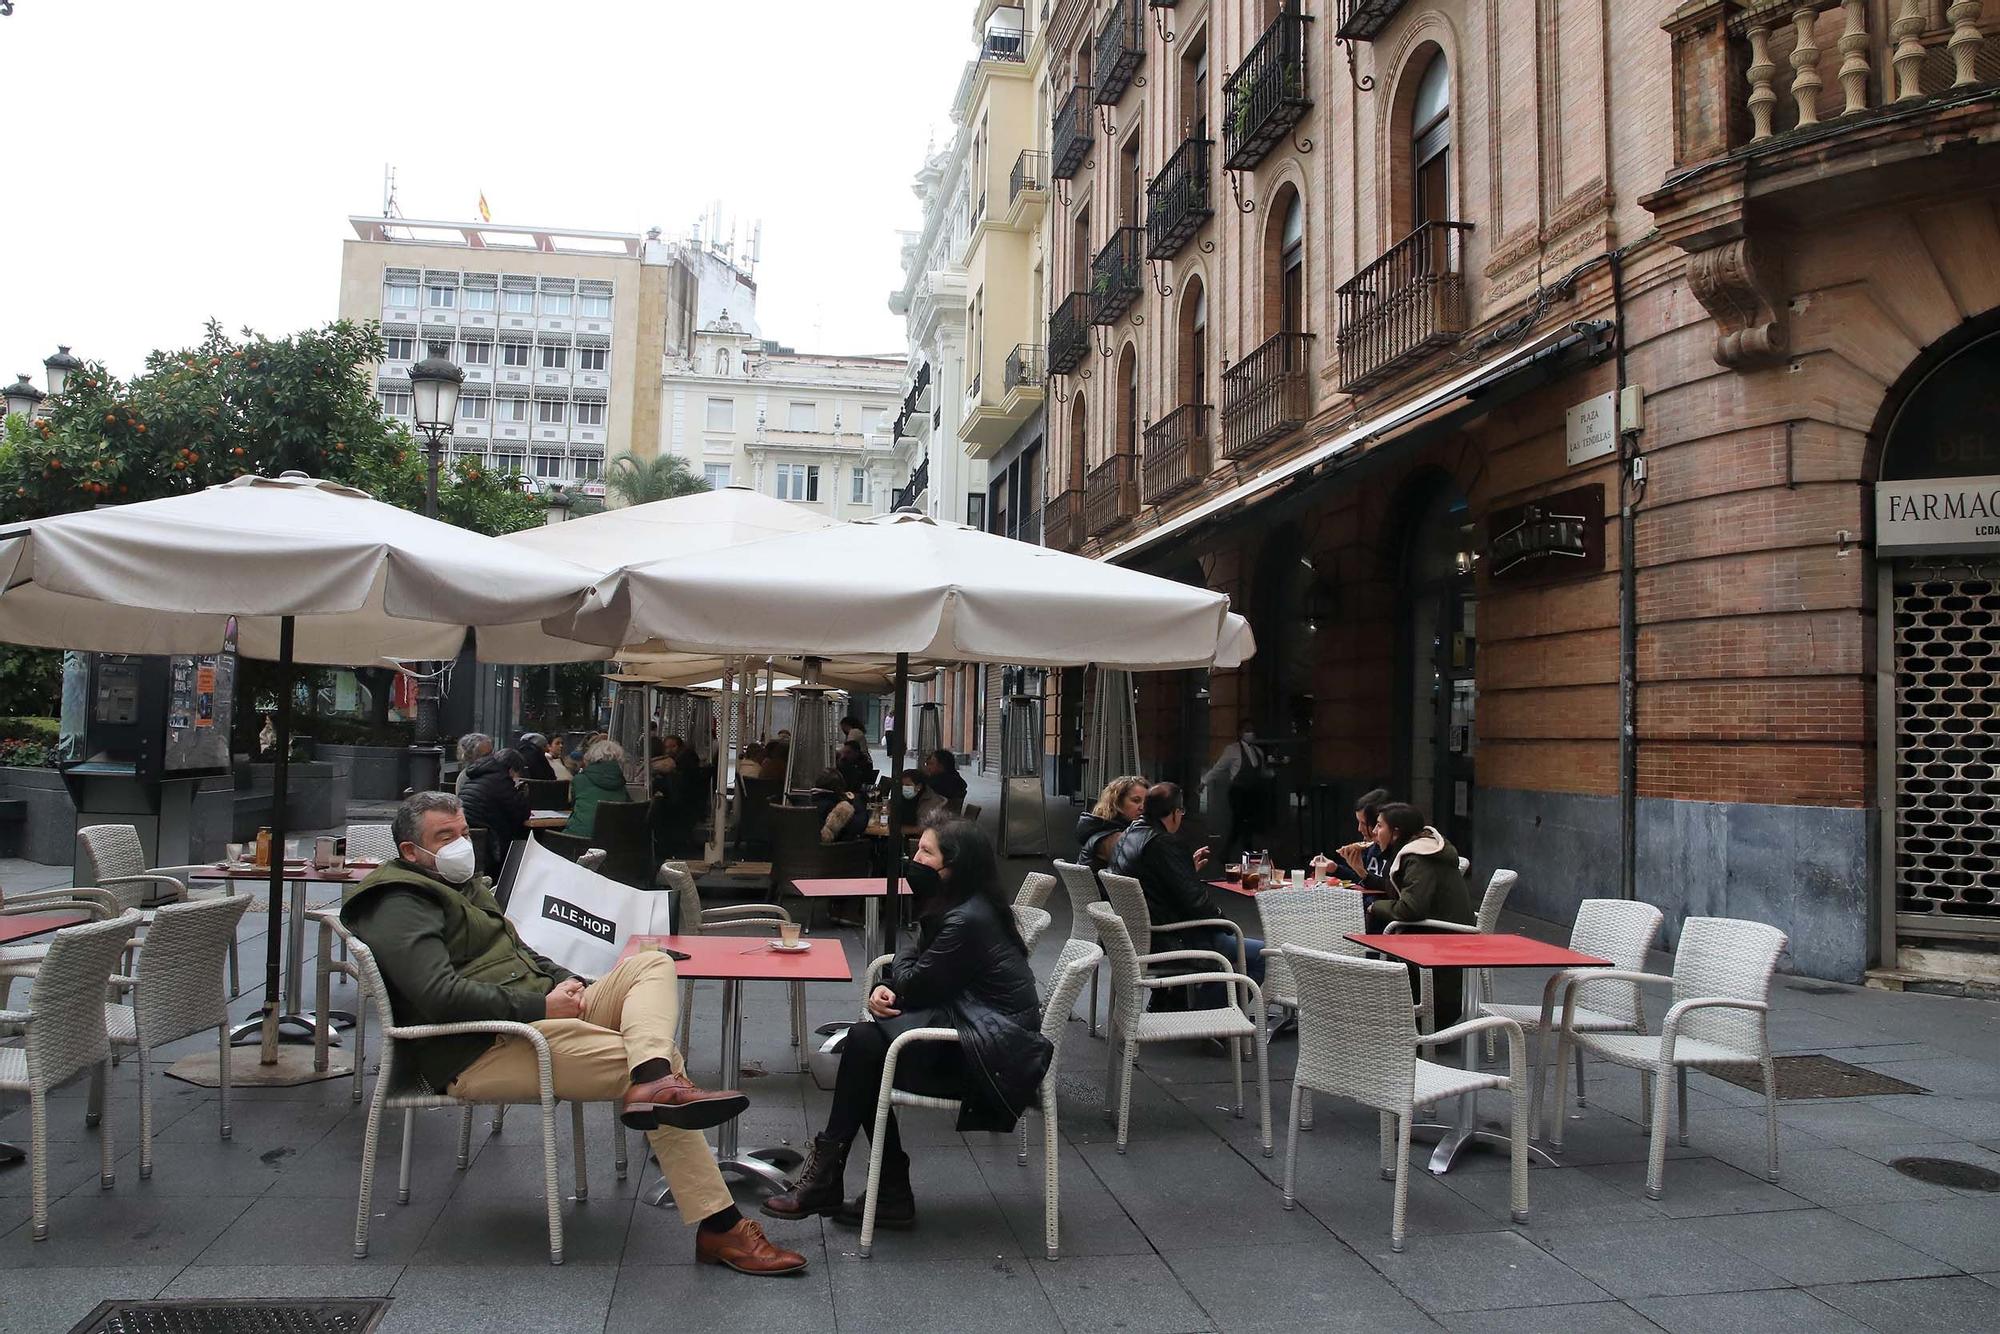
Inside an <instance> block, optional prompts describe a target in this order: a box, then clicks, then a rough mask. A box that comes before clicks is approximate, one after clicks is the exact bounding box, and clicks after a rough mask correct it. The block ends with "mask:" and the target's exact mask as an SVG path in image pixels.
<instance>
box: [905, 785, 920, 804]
mask: <svg viewBox="0 0 2000 1334" xmlns="http://www.w3.org/2000/svg"><path fill="white" fill-rule="evenodd" d="M916 797H917V790H916V789H915V788H913V787H905V788H904V789H903V800H904V801H915V800H916Z"/></svg>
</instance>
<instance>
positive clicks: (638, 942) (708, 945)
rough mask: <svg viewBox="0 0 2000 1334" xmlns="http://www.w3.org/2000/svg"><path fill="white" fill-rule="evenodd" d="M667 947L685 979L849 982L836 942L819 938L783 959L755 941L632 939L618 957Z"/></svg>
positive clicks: (762, 942) (843, 956)
mask: <svg viewBox="0 0 2000 1334" xmlns="http://www.w3.org/2000/svg"><path fill="white" fill-rule="evenodd" d="M660 946H665V947H666V948H668V949H675V950H679V951H680V952H681V953H683V954H685V955H687V956H688V957H687V958H686V959H676V960H674V971H675V972H677V973H679V974H680V975H681V976H682V977H683V978H687V979H690V980H700V981H707V980H710V979H721V980H723V981H737V982H851V981H853V980H854V970H853V969H851V968H849V967H848V966H847V951H846V950H845V949H844V948H842V947H841V943H840V940H839V938H838V937H835V936H821V937H818V938H817V939H816V940H815V941H814V942H813V948H811V949H809V950H801V951H800V952H799V953H797V954H786V953H784V952H782V951H780V950H774V949H771V948H769V942H768V940H760V939H758V938H757V937H755V936H633V937H632V938H631V939H630V940H628V941H626V942H625V949H624V951H623V952H622V953H621V954H620V955H619V956H618V958H619V962H621V963H622V962H624V961H625V960H626V959H629V958H631V957H632V956H633V955H635V954H637V953H639V952H640V951H642V950H650V949H655V948H658V947H660Z"/></svg>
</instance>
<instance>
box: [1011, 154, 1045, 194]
mask: <svg viewBox="0 0 2000 1334" xmlns="http://www.w3.org/2000/svg"><path fill="white" fill-rule="evenodd" d="M1048 188H1049V155H1048V154H1047V153H1044V152H1041V151H1040V150H1038V149H1033V148H1030V149H1026V150H1024V151H1023V152H1022V153H1021V156H1019V157H1017V158H1015V159H1014V171H1013V174H1012V175H1011V176H1010V177H1009V178H1008V181H1007V199H1008V202H1009V203H1012V202H1013V201H1015V200H1018V199H1019V198H1020V197H1021V196H1022V195H1024V194H1026V193H1028V191H1030V190H1046V189H1048Z"/></svg>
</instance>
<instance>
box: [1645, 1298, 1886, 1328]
mask: <svg viewBox="0 0 2000 1334" xmlns="http://www.w3.org/2000/svg"><path fill="white" fill-rule="evenodd" d="M1632 1305H1633V1306H1634V1307H1636V1308H1638V1310H1639V1311H1640V1312H1641V1313H1642V1314H1644V1315H1645V1317H1646V1318H1647V1319H1648V1320H1651V1321H1652V1322H1653V1323H1654V1324H1655V1325H1658V1326H1659V1327H1660V1328H1661V1329H1664V1330H1667V1331H1669V1334H1717V1332H1718V1331H1723V1330H1756V1331H1757V1334H1869V1328H1868V1326H1867V1325H1864V1324H1862V1323H1861V1322H1860V1321H1859V1320H1854V1319H1851V1318H1849V1317H1847V1316H1844V1315H1842V1314H1840V1312H1838V1311H1836V1310H1834V1309H1833V1308H1832V1307H1830V1306H1828V1305H1826V1303H1824V1302H1821V1301H1819V1300H1817V1299H1815V1298H1814V1297H1813V1296H1812V1294H1810V1293H1808V1292H1804V1291H1802V1290H1800V1289H1798V1288H1780V1289H1777V1290H1775V1291H1768V1292H1723V1293H1703V1294H1693V1295H1689V1296H1683V1297H1648V1298H1641V1299H1638V1300H1635V1301H1634V1302H1633V1303H1632Z"/></svg>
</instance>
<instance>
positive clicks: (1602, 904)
mask: <svg viewBox="0 0 2000 1334" xmlns="http://www.w3.org/2000/svg"><path fill="white" fill-rule="evenodd" d="M1659 934H1660V910H1659V909H1658V908H1655V907H1654V906H1653V905H1652V904H1650V903H1640V902H1638V901H1637V900H1634V899H1585V900H1584V901H1583V902H1582V903H1580V904H1578V905H1577V909H1576V924H1575V925H1574V926H1572V927H1571V928H1570V933H1569V947H1570V948H1571V949H1573V950H1575V951H1576V952H1577V953H1579V954H1590V955H1595V956H1596V957H1598V958H1600V959H1609V960H1610V961H1611V966H1612V967H1613V968H1624V969H1633V970H1636V969H1642V968H1644V967H1645V966H1646V951H1647V950H1649V949H1651V948H1652V947H1653V941H1654V940H1655V939H1656V938H1657V937H1658V936H1659ZM1596 971H1597V970H1595V969H1589V968H1579V969H1572V970H1568V971H1565V972H1558V973H1554V974H1551V975H1550V977H1549V980H1548V984H1547V985H1546V986H1544V987H1543V988H1542V1001H1541V1004H1539V1005H1503V1004H1499V1003H1497V1002H1487V1003H1485V1004H1482V1005H1481V1006H1480V1007H1479V1012H1480V1013H1481V1014H1493V1015H1499V1016H1500V1017H1501V1018H1503V1019H1512V1020H1513V1021H1514V1022H1515V1023H1517V1024H1519V1025H1520V1026H1521V1029H1522V1031H1523V1032H1526V1033H1532V1034H1533V1035H1534V1039H1535V1041H1534V1044H1533V1049H1532V1053H1531V1055H1530V1056H1529V1061H1530V1063H1531V1064H1532V1065H1533V1067H1534V1068H1533V1070H1532V1071H1531V1072H1530V1074H1531V1078H1532V1080H1533V1086H1532V1088H1531V1089H1530V1090H1529V1095H1528V1120H1529V1123H1530V1133H1533V1131H1534V1128H1535V1127H1539V1126H1540V1125H1541V1115H1542V1108H1543V1101H1542V1077H1543V1075H1544V1073H1546V1070H1547V1065H1546V1062H1545V1057H1546V1056H1547V1055H1548V1053H1547V1052H1546V1051H1544V1050H1543V1047H1544V1043H1545V1041H1546V1040H1547V1039H1548V1038H1550V1037H1553V1036H1555V1034H1556V1030H1557V1026H1558V1025H1557V1022H1556V1019H1555V1008H1556V1004H1557V1001H1556V993H1557V991H1558V990H1559V989H1560V988H1561V986H1562V983H1563V980H1564V979H1565V978H1567V977H1569V976H1571V975H1572V974H1574V975H1575V976H1577V977H1579V978H1581V979H1583V980H1582V982H1581V983H1580V986H1579V990H1578V996H1577V1008H1576V1010H1575V1011H1574V1013H1573V1015H1572V1017H1571V1027H1572V1028H1574V1029H1575V1030H1576V1031H1577V1032H1579V1033H1641V1032H1644V1031H1645V1028H1646V1003H1645V998H1644V995H1643V993H1641V991H1640V990H1639V986H1638V984H1637V983H1635V982H1602V981H1598V982H1592V981H1590V980H1588V979H1589V977H1590V975H1591V974H1592V973H1593V972H1596ZM1482 994H1484V995H1488V996H1490V995H1492V994H1493V993H1492V992H1490V991H1487V992H1483V993H1482ZM1576 1104H1577V1106H1579V1107H1581V1106H1583V1104H1584V1094H1583V1049H1582V1048H1581V1047H1579V1048H1577V1050H1576ZM1554 1114H1555V1115H1557V1116H1560V1115H1562V1107H1561V1106H1560V1105H1557V1106H1556V1107H1555V1109H1554Z"/></svg>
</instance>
